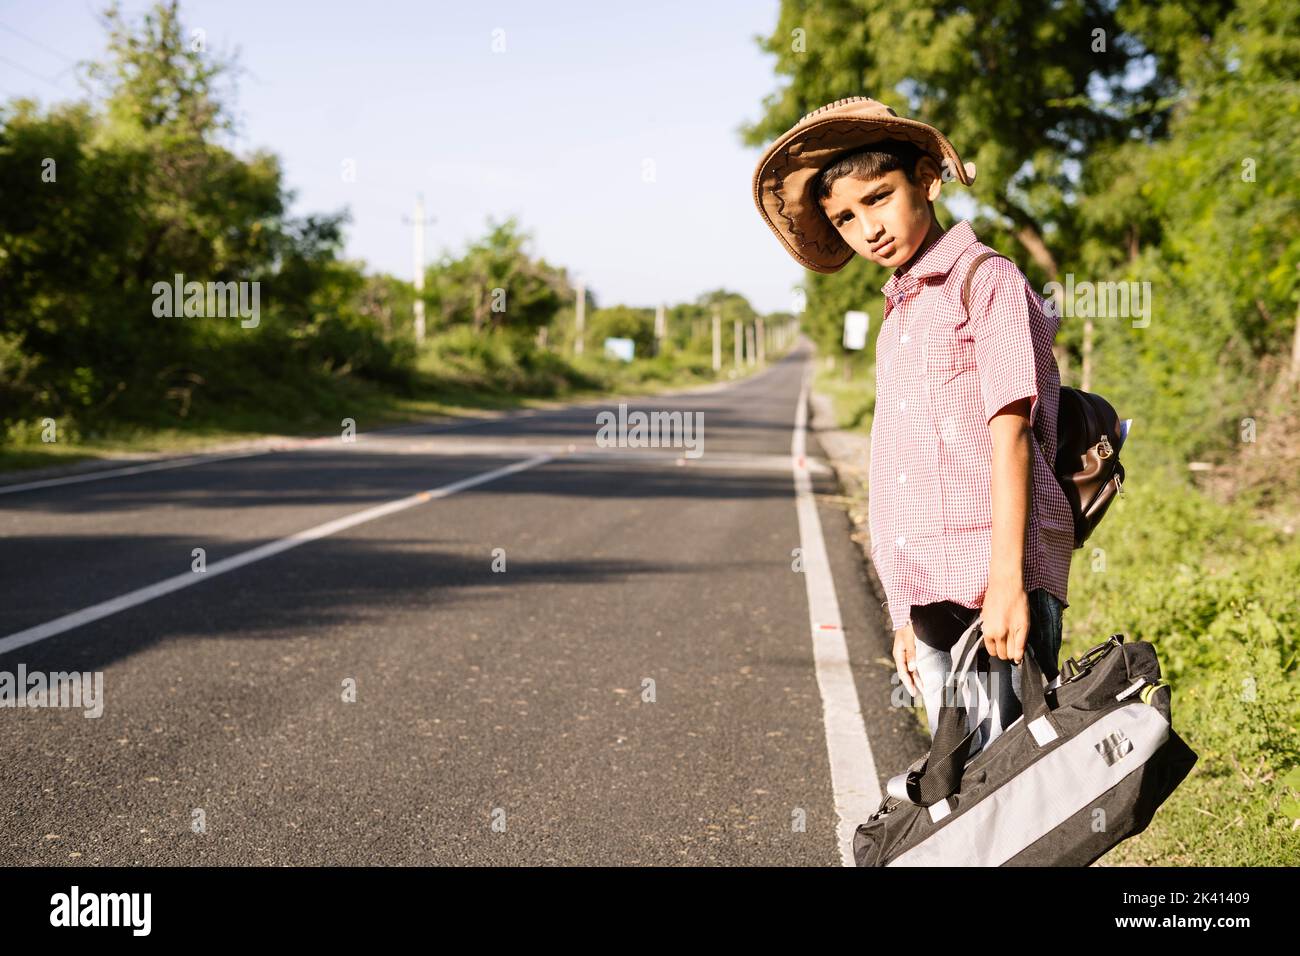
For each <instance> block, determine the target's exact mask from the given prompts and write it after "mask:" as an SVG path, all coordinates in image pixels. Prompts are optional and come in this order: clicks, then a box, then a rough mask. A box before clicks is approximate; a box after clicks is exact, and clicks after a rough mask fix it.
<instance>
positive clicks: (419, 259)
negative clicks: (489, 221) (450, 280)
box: [406, 193, 434, 345]
mask: <svg viewBox="0 0 1300 956" xmlns="http://www.w3.org/2000/svg"><path fill="white" fill-rule="evenodd" d="M406 221H407V222H408V223H410V224H411V227H412V240H413V245H414V247H413V249H412V250H411V258H412V260H413V262H414V268H415V343H416V344H417V345H419V344H420V343H421V342H423V341H424V227H425V226H431V225H433V223H434V220H433V218H429V219H425V218H424V193H417V194H416V197H415V218H414V219H407V220H406Z"/></svg>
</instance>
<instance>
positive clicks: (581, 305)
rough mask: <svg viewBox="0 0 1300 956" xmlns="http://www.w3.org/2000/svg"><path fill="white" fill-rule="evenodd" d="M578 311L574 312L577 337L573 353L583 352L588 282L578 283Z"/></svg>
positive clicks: (585, 332)
mask: <svg viewBox="0 0 1300 956" xmlns="http://www.w3.org/2000/svg"><path fill="white" fill-rule="evenodd" d="M576 308H577V311H576V312H575V313H574V323H575V325H576V330H575V331H576V336H577V337H576V338H575V339H574V341H573V354H574V355H581V354H582V340H583V338H584V337H585V336H586V334H587V283H585V282H579V283H578V302H577V306H576Z"/></svg>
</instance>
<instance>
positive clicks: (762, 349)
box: [754, 319, 767, 365]
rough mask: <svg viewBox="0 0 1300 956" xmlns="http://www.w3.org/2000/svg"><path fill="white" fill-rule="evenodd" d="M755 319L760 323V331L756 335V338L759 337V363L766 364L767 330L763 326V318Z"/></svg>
mask: <svg viewBox="0 0 1300 956" xmlns="http://www.w3.org/2000/svg"><path fill="white" fill-rule="evenodd" d="M754 321H755V322H756V323H757V324H758V332H757V334H756V335H755V338H757V339H758V364H759V365H764V364H766V362H767V337H766V332H765V330H764V328H763V320H762V319H755V320H754Z"/></svg>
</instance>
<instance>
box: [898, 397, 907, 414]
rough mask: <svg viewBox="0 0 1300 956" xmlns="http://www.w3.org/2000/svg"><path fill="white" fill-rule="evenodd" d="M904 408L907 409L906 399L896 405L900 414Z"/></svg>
mask: <svg viewBox="0 0 1300 956" xmlns="http://www.w3.org/2000/svg"><path fill="white" fill-rule="evenodd" d="M906 407H907V399H903V400H902V401H900V402H899V403H898V410H899V411H900V412H901V411H902V410H903V409H905V408H906Z"/></svg>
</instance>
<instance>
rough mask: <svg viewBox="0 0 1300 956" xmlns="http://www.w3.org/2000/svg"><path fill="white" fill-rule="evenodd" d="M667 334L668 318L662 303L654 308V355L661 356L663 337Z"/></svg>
mask: <svg viewBox="0 0 1300 956" xmlns="http://www.w3.org/2000/svg"><path fill="white" fill-rule="evenodd" d="M667 333H668V317H667V315H666V314H665V312H664V304H663V303H662V302H660V303H659V305H658V306H657V307H656V308H655V355H661V354H663V350H664V337H665V336H666V335H667Z"/></svg>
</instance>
